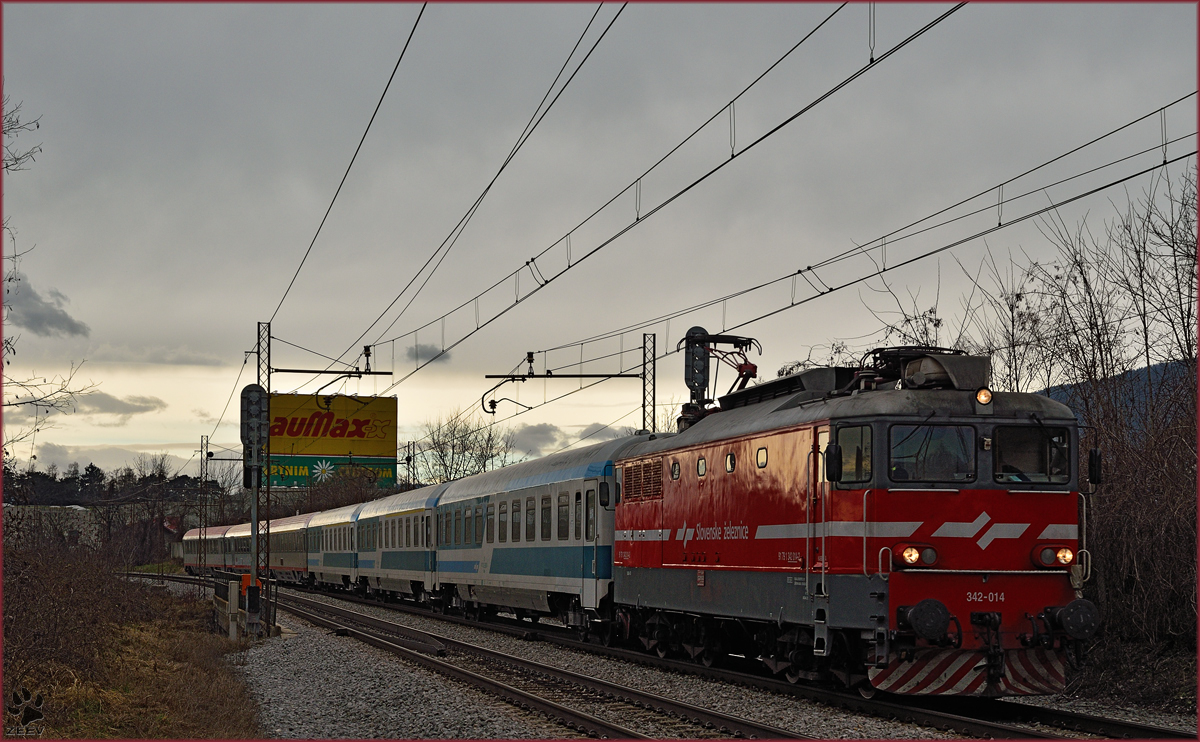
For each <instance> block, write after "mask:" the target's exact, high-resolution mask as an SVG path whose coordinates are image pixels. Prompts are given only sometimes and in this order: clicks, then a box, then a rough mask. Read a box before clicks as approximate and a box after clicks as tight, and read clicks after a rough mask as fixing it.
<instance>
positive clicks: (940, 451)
mask: <svg viewBox="0 0 1200 742" xmlns="http://www.w3.org/2000/svg"><path fill="white" fill-rule="evenodd" d="M889 435H890V438H891V440H890V448H891V459H890V461H889V462H888V473H889V475H890V476H891V478H892V481H893V482H973V481H975V429H974V428H972V427H971V426H970V425H893V426H892V428H891V430H890V431H889Z"/></svg>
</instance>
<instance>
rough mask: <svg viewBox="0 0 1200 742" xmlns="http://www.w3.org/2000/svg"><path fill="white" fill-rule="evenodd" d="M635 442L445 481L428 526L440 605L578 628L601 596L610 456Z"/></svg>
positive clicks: (606, 594) (608, 574)
mask: <svg viewBox="0 0 1200 742" xmlns="http://www.w3.org/2000/svg"><path fill="white" fill-rule="evenodd" d="M645 439H646V436H637V437H632V438H620V439H616V440H613V441H608V442H606V443H600V444H596V445H593V446H588V447H587V448H581V449H578V450H574V451H565V452H562V453H558V454H553V455H550V456H546V457H545V458H541V459H536V460H533V461H526V462H522V463H520V464H515V465H513V466H508V467H505V468H503V469H498V470H496V471H492V472H487V473H484V474H478V475H476V476H473V477H467V478H465V479H460V480H457V481H455V482H451V483H449V484H448V485H446V487H445V490H444V491H443V492H442V493H441V495H440V497H438V498H437V507H436V516H437V517H436V520H435V521H434V528H435V531H436V544H437V581H438V588H439V591H440V596H441V598H442V600H443V601H444V602H445V604H447V605H449V606H455V607H462V608H464V609H466V610H467V611H468V612H481V611H482V612H494V611H495V610H497V609H500V608H505V609H512V610H515V611H516V612H517V614H518V615H527V616H541V615H553V616H557V617H559V618H560V619H562V620H563V621H564V623H566V624H567V625H569V626H573V627H578V628H584V627H586V626H588V625H589V622H590V620H591V619H592V618H597V617H598V616H599V611H600V609H601V606H602V604H603V603H605V602H606V601H610V600H611V595H610V591H611V588H612V546H613V509H614V506H615V497H614V495H615V492H616V478H615V476H614V473H613V459H614V458H615V457H616V456H617V454H618V453H619V452H620V451H621V450H623V449H625V448H626V447H628V446H629V445H631V444H633V443H636V442H640V441H642V440H645Z"/></svg>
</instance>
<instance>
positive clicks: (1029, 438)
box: [992, 425, 1071, 484]
mask: <svg viewBox="0 0 1200 742" xmlns="http://www.w3.org/2000/svg"><path fill="white" fill-rule="evenodd" d="M995 436H996V442H995V446H994V448H993V454H992V461H993V476H994V477H995V480H996V481H997V482H1040V483H1043V484H1066V483H1067V482H1068V480H1070V478H1071V464H1070V461H1071V459H1070V450H1071V449H1070V440H1071V439H1070V436H1069V435H1068V433H1067V429H1066V428H1050V427H1042V426H1032V425H1029V426H1024V425H1022V426H998V427H997V428H996V433H995Z"/></svg>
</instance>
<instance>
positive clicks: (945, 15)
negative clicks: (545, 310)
mask: <svg viewBox="0 0 1200 742" xmlns="http://www.w3.org/2000/svg"><path fill="white" fill-rule="evenodd" d="M964 5H966V3H959V4H957V5H955V6H954V7H953V8H951V9H950V10H948V11H946V12H945V13H943V14H942V15H940V16H938V17H937V18H935V19H934V20H932V21H930V22H929V23H927V24H926V25H925V26H922V27H921V28H920V29H918V30H917V31H915V32H913V34H912V35H910V36H909V37H908V38H906V39H904V40H903V41H901V42H899V43H898V44H896V45H895V46H894V47H892V48H891V49H889V50H888V51H887V52H885V53H884V54H883V55H882V56H880V57H879V58H878V59H876V60H875V61H874V62H872V63H870V64H868V65H866V66H865V67H863V68H861V69H859V70H858V71H857V72H855V73H854V74H852V75H850V76H849V77H847V78H846V79H845V80H843V81H841V82H840V83H838V84H837V85H835V86H834V87H833V88H831V89H830V90H829V91H827V92H826V93H824V94H822V95H821V96H820V97H818V98H817V99H816V100H814V101H813V102H811V103H809V104H808V105H806V106H805V107H804V108H803V109H801V110H800V111H798V112H797V113H795V114H793V115H791V116H789V117H788V118H787V119H785V120H784V121H783V122H782V123H780V124H778V125H777V126H775V127H774V128H772V129H771V130H770V131H768V132H767V133H765V134H763V135H762V136H760V137H758V138H757V139H755V140H754V141H753V142H751V143H750V144H748V145H746V146H745V147H744V148H743V149H742V150H741V152H746V151H747V150H750V149H752V148H753V147H755V146H757V145H758V144H760V143H762V142H763V141H765V140H766V139H767V138H768V137H770V136H772V135H774V134H775V133H777V132H778V131H779V130H780V129H782V128H783V127H785V126H787V125H788V124H789V123H791V122H793V121H795V120H796V119H797V118H799V117H800V116H801V115H803V114H804V113H806V112H808V111H810V110H812V108H813V107H814V106H816V105H818V104H819V103H821V102H822V101H824V100H826V99H828V98H829V97H830V96H831V95H833V94H834V93H836V92H837V91H839V90H841V89H842V88H844V87H845V86H846V85H848V84H849V83H850V82H852V81H854V80H856V79H858V78H859V77H861V76H862V75H863V74H864V73H865V72H866V71H867V70H869V69H873V68H874V67H876V66H877V65H879V64H880V63H881V62H883V61H884V60H885V59H887V58H889V57H891V56H892V55H893V54H895V53H896V52H898V51H900V50H901V49H903V48H904V47H906V46H907V45H909V44H910V43H912V42H913V41H915V40H916V39H918V38H920V37H921V36H922V35H924V34H925V33H927V32H928V31H929V30H930V29H932V28H934V27H935V26H937V25H938V24H940V23H941V22H942V21H944V20H945V19H946V18H948V17H949V16H950V15H951V14H953V13H955V12H957V11H958V10H959V9H961V8H962V7H963V6H964ZM722 110H724V109H722ZM739 154H740V153H739ZM730 162H733V159H728V160H724V161H722V162H721V163H720V164H719V165H717V166H716V167H714V168H712V169H711V170H709V171H708V172H707V173H705V174H704V175H702V176H700V177H699V178H697V179H696V180H694V181H692V182H691V183H690V184H688V185H687V186H685V187H684V188H683V189H681V190H680V191H678V192H676V193H675V194H674V195H672V196H670V197H668V198H667V199H666V200H665V201H663V202H662V203H660V204H659V205H658V206H655V207H654V208H653V209H651V210H650V211H648V212H647V213H646V214H645V215H644V216H642V217H641V218H640V219H638V220H636V221H634V222H631V223H630V224H628V225H626V226H625V227H623V228H621V229H620V230H618V231H617V233H616V234H614V235H613V236H611V237H609V238H608V239H606V240H605V241H604V242H602V243H600V244H599V245H597V246H596V247H595V248H593V249H592V250H590V251H588V252H587V253H585V254H584V255H583V256H582V257H580V258H579V259H578V260H577V261H576V262H575V263H574V264H573V265H571V266H569V267H567V268H564V269H563V270H561V271H559V272H558V273H556V274H554V275H553V276H551V277H550V278H548V279H547V280H546V282H545V283H542V284H539V285H538V286H536V287H535V288H533V289H531V290H530V291H529V293H528V294H526V295H525V296H523V297H520V298H519V300H518V301H516V302H514V303H513V304H510V305H509V306H507V307H505V308H504V309H501V310H500V311H499V312H497V313H496V314H495V315H493V316H492V317H491V318H489V319H488V320H487V321H485V322H483V323H481V324H480V325H479V326H478V327H477V328H476V329H475V330H472V331H469V332H467V333H466V334H464V335H463V336H462V337H461V338H459V339H458V340H457V341H455V342H454V343H453V344H452V345H450V346H449V347H447V348H445V349H444V350H442V352H441V353H438V354H436V355H434V356H433V357H432V358H431V359H430V360H429V361H426V362H425V363H424V364H421V365H418V366H417V368H415V369H414V370H413V371H410V372H409V373H407V374H405V375H404V376H403V377H401V378H400V379H398V380H396V381H393V382H392V384H391V385H390V386H388V387H387V388H386V389H384V393H385V394H386V393H387V392H388V391H390V390H391V389H394V388H395V387H396V386H398V385H399V384H401V383H403V382H404V381H405V380H407V379H408V378H410V377H411V376H412V375H413V374H415V373H416V372H417V371H419V370H420V369H421V368H424V366H427V365H429V363H432V362H433V361H435V360H437V359H438V358H440V357H441V356H442V355H444V354H445V353H447V352H449V351H450V350H451V349H453V348H454V347H456V346H458V345H459V344H460V343H462V342H463V341H464V340H467V339H468V338H470V337H472V336H473V335H475V334H476V333H478V332H479V331H480V330H482V329H483V328H484V327H487V326H488V325H490V324H491V323H492V322H494V321H496V320H497V319H499V318H500V317H502V316H504V315H505V314H507V313H508V312H509V311H511V310H512V309H513V308H514V307H515V306H517V305H518V304H520V302H522V301H524V300H525V299H528V298H529V297H530V296H532V295H533V294H535V293H537V292H538V291H540V290H542V289H543V288H545V287H546V286H548V285H549V284H550V282H551V281H553V280H554V279H556V278H558V277H559V276H562V275H563V274H564V273H566V272H567V271H569V270H571V269H572V268H574V267H576V266H578V265H579V264H580V263H582V262H583V261H584V260H586V259H587V258H589V257H591V256H592V255H595V254H596V253H597V252H600V251H601V250H603V249H604V248H605V247H607V246H608V245H610V244H612V243H613V242H615V241H616V240H617V239H619V238H620V237H622V236H623V235H624V234H625V233H626V232H628V231H630V230H631V229H633V228H634V227H636V226H638V225H639V224H641V223H643V222H645V221H646V219H647V218H648V217H650V216H653V215H654V214H656V213H658V212H659V211H660V210H662V209H663V208H665V207H666V206H667V205H668V204H671V203H673V202H674V201H675V200H676V199H678V198H680V197H681V196H683V195H684V194H686V193H688V192H689V191H691V190H692V189H693V188H695V187H696V186H698V185H699V184H700V183H702V182H704V181H705V180H707V179H708V178H709V177H711V176H712V175H714V174H715V173H717V172H718V171H720V170H721V169H723V168H724V167H725V166H726V165H728V164H729V163H730ZM628 190H629V187H626V188H625V191H628ZM622 192H624V191H622ZM561 241H562V240H561V239H560V240H558V241H556V242H555V243H554V244H555V245H557V244H558V243H559V242H561ZM553 246H554V245H551V246H550V247H548V248H546V249H545V250H543V251H542V252H541V253H538V255H536V256H535V259H536V258H540V257H542V256H543V255H545V254H546V253H547V252H549V250H550V249H551V248H553ZM522 269H523V266H522V268H518V269H517V270H516V271H513V272H511V273H509V274H508V275H507V276H505V277H504V278H501V279H500V280H499V281H497V282H496V283H494V284H493V285H492V286H490V287H489V288H488V289H485V290H484V291H483V292H481V293H480V294H478V295H476V296H475V297H472V298H471V299H469V300H467V301H466V302H464V303H462V304H460V305H459V306H458V307H455V308H454V309H452V310H451V311H450V312H447V313H446V314H443V315H442V316H441V317H438V318H436V319H434V320H433V321H431V322H429V323H427V324H425V325H422V326H421V327H419V328H417V330H416V331H417V332H419V331H420V330H421V329H424V328H425V327H429V326H430V325H432V324H434V323H436V322H440V321H441V320H442V319H444V318H445V317H448V316H450V314H453V313H454V312H455V311H458V310H459V309H462V308H464V307H466V306H468V305H470V304H471V303H472V302H474V301H475V300H476V299H477V298H479V297H481V296H483V295H484V294H486V293H488V292H489V291H491V290H492V289H494V288H496V287H497V286H500V285H502V284H504V283H506V282H507V281H508V280H509V279H511V278H512V277H513V276H515V275H517V273H519V272H520V271H521V270H522ZM411 334H413V333H411V332H407V333H404V334H402V335H398V336H396V337H395V338H391V339H390V340H388V341H384V342H392V341H395V340H399V339H400V338H403V337H406V336H408V335H411Z"/></svg>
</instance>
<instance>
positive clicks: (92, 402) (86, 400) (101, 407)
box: [75, 392, 167, 428]
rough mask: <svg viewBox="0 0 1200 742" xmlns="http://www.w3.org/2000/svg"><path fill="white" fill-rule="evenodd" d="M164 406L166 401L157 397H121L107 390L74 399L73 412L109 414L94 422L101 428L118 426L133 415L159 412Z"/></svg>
mask: <svg viewBox="0 0 1200 742" xmlns="http://www.w3.org/2000/svg"><path fill="white" fill-rule="evenodd" d="M166 408H167V403H166V402H164V401H163V400H161V399H159V398H158V397H143V396H139V395H136V394H131V395H130V396H128V397H125V398H124V399H121V398H119V397H114V396H113V395H111V394H109V393H107V392H92V393H91V394H85V395H83V396H81V397H78V398H76V400H75V412H76V413H78V414H81V415H105V416H108V415H111V416H112V417H111V418H109V419H108V420H104V421H97V422H95V424H96V425H98V426H100V427H103V428H119V427H122V426H124V425H126V424H128V423H129V421H130V420H131V419H132V418H133V416H134V415H144V414H146V413H148V412H160V411H162V410H165V409H166Z"/></svg>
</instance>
